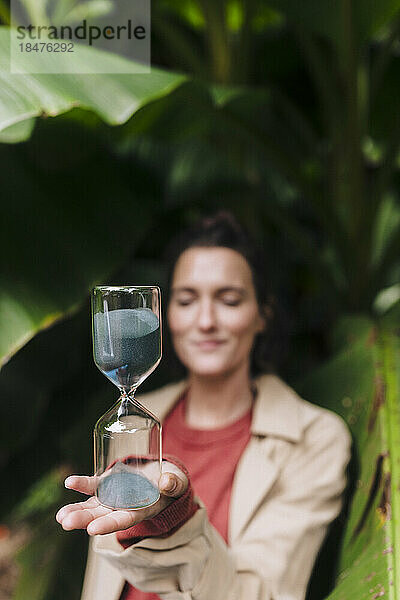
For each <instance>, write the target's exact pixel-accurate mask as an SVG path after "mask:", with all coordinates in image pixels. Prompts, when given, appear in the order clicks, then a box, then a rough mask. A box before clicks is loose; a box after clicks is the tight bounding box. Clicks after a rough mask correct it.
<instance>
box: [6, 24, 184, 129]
mask: <svg viewBox="0 0 400 600" xmlns="http://www.w3.org/2000/svg"><path fill="white" fill-rule="evenodd" d="M9 43H10V40H9V29H8V28H7V27H0V131H2V130H6V131H5V133H3V136H2V137H0V141H21V140H23V139H27V137H28V136H29V134H30V133H31V130H32V125H33V122H32V118H34V117H38V116H40V115H42V116H44V115H48V116H56V115H58V114H60V113H63V112H66V111H68V110H71V109H72V108H74V107H77V106H79V107H82V108H87V109H90V110H92V111H94V112H96V113H97V114H98V115H99V116H100V117H101V118H102V119H103V120H104V121H105V122H107V123H110V124H112V125H116V124H120V123H123V122H125V121H127V120H128V119H129V118H130V117H131V116H132V114H133V113H134V112H135V111H136V110H137V109H138V108H139V107H140V106H142V105H144V104H146V103H147V102H148V101H149V100H150V99H154V98H156V97H161V96H163V95H165V94H167V93H168V92H169V91H170V90H171V89H173V88H174V87H176V86H177V85H179V84H180V83H182V81H183V80H184V79H185V77H183V76H182V75H178V74H175V73H170V72H167V71H162V70H160V69H155V68H153V69H152V72H151V74H142V75H135V76H132V75H94V74H93V75H77V74H68V73H63V74H57V75H54V74H24V75H16V74H12V73H10V72H9V64H8V62H9ZM38 60H41V61H43V60H45V58H44V57H40V58H39V57H38ZM81 60H82V61H83V62H84V63H85V64H86V65H87V69H88V73H90V72H91V65H93V64H97V65H98V64H104V62H106V63H107V64H108V65H109V66H108V70H109V71H110V73H113V71H115V72H118V71H121V68H122V65H123V64H124V62H125V61H126V59H123V58H121V57H119V56H116V55H108V54H107V53H105V52H100V51H96V50H94V49H93V48H82V51H81ZM24 122H25V125H24V126H23V125H21V123H24ZM16 124H19V127H16ZM7 130H8V131H7Z"/></svg>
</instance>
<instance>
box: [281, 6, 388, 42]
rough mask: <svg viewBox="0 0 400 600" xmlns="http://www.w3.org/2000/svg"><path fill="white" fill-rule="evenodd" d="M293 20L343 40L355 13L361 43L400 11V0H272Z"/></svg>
mask: <svg viewBox="0 0 400 600" xmlns="http://www.w3.org/2000/svg"><path fill="white" fill-rule="evenodd" d="M269 4H270V6H272V7H274V8H275V9H277V10H279V11H280V12H281V13H282V14H283V15H284V16H285V17H286V18H287V20H288V22H289V23H292V24H295V25H296V27H301V28H304V29H306V30H309V31H311V32H314V33H317V34H318V35H321V36H323V37H325V38H328V39H329V40H331V41H332V42H334V43H335V44H342V42H343V35H344V31H345V26H344V22H345V21H346V19H347V18H348V15H349V14H351V28H352V31H353V33H354V35H355V37H356V39H357V41H358V43H359V44H363V43H365V42H366V41H367V40H368V39H371V38H372V37H373V36H374V35H375V34H376V33H377V31H378V30H379V29H380V28H381V27H383V26H384V25H386V24H387V23H388V22H389V21H390V20H391V19H393V18H394V17H395V15H396V14H397V13H398V12H399V3H398V1H397V0H381V1H380V2H375V0H341V1H338V0H324V1H323V2H321V1H320V0H304V1H303V2H298V1H297V0H271V1H270V2H269Z"/></svg>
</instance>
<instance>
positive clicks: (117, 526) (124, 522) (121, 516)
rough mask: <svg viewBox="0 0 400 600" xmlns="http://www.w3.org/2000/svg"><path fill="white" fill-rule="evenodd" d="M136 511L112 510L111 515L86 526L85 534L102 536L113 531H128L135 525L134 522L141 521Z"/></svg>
mask: <svg viewBox="0 0 400 600" xmlns="http://www.w3.org/2000/svg"><path fill="white" fill-rule="evenodd" d="M141 520H142V518H141V517H139V516H138V515H137V513H136V511H134V510H132V511H126V510H113V511H112V512H111V513H109V514H107V515H104V516H101V517H99V518H98V519H96V520H94V521H92V522H91V523H89V524H88V526H87V532H88V534H89V535H104V534H106V533H114V532H115V531H121V530H124V529H128V528H129V527H132V525H135V523H136V522H139V521H141Z"/></svg>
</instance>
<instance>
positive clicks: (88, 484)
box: [56, 462, 188, 535]
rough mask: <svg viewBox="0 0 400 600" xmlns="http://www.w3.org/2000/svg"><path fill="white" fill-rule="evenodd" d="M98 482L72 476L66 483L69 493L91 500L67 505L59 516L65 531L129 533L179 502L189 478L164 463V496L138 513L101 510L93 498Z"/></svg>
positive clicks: (160, 487)
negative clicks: (87, 496) (79, 493)
mask: <svg viewBox="0 0 400 600" xmlns="http://www.w3.org/2000/svg"><path fill="white" fill-rule="evenodd" d="M95 481H96V480H95V477H87V476H83V475H71V476H70V477H68V478H67V479H66V480H65V486H66V487H68V488H69V489H72V490H76V491H77V492H82V493H83V494H88V495H90V496H91V497H90V498H88V499H87V500H85V501H84V502H75V503H73V504H67V505H66V506H63V507H62V508H60V510H59V511H58V512H57V514H56V520H57V521H58V522H59V523H60V525H61V526H62V528H63V529H65V530H66V531H70V530H72V529H86V531H87V532H88V534H89V535H103V534H106V533H114V532H116V531H122V530H124V529H128V528H129V527H132V525H137V524H138V523H140V522H141V521H144V520H146V519H151V518H153V517H155V516H156V515H158V513H160V512H161V511H162V510H164V508H166V507H167V506H168V505H169V504H171V502H173V501H174V499H175V498H179V496H181V495H182V494H183V493H184V492H185V491H186V489H187V486H188V480H187V477H186V475H185V474H184V473H183V472H182V471H181V470H180V469H179V468H178V467H176V466H175V465H173V464H172V463H169V462H164V463H163V474H162V475H161V477H160V481H159V490H160V493H161V496H160V499H159V500H158V501H157V502H156V503H155V504H153V505H152V506H149V507H148V508H141V509H138V510H114V509H112V508H106V507H105V506H102V505H101V504H100V502H99V501H98V499H97V498H96V497H95V496H93V494H94V492H95V489H96V483H95Z"/></svg>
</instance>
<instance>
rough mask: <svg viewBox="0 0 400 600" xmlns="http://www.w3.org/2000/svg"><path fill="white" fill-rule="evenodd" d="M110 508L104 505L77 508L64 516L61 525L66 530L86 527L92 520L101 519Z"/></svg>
mask: <svg viewBox="0 0 400 600" xmlns="http://www.w3.org/2000/svg"><path fill="white" fill-rule="evenodd" d="M109 510H110V509H107V508H105V507H104V506H97V507H95V508H85V509H81V510H76V511H74V512H71V513H69V514H67V515H66V516H65V517H64V519H63V520H62V523H61V526H62V528H63V529H65V530H66V531H70V530H71V529H86V528H87V526H88V525H89V524H90V523H91V522H92V521H96V520H97V519H101V518H102V517H104V516H105V515H106V514H107V511H109Z"/></svg>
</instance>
